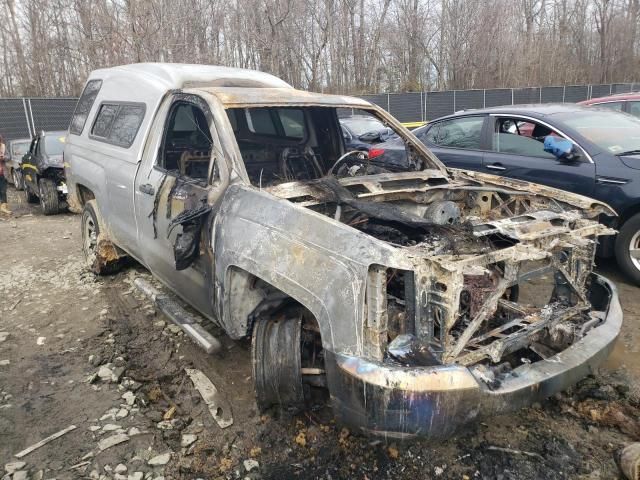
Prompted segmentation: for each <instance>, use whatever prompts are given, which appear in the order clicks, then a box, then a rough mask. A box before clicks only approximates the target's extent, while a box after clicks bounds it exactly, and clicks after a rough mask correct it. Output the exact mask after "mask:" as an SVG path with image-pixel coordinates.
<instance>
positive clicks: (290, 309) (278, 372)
mask: <svg viewBox="0 0 640 480" xmlns="http://www.w3.org/2000/svg"><path fill="white" fill-rule="evenodd" d="M251 347H252V348H251V360H252V365H253V381H254V386H255V391H256V401H257V404H258V408H259V409H260V410H261V411H265V410H268V409H269V408H270V407H279V408H282V409H284V410H286V411H289V412H292V413H294V412H298V411H300V410H302V409H303V408H304V407H305V405H306V404H308V403H310V402H314V401H315V400H317V399H318V398H320V402H324V401H326V398H324V397H326V378H325V370H324V352H323V349H322V342H321V339H320V333H319V331H318V326H317V323H316V321H315V319H314V318H313V316H312V315H311V314H310V312H309V311H308V310H306V309H305V308H303V307H301V306H300V305H297V304H291V305H289V306H287V307H284V308H282V309H280V310H278V311H277V312H273V313H272V314H271V315H268V316H266V317H262V318H258V319H257V320H256V321H255V324H254V327H253V338H252V345H251Z"/></svg>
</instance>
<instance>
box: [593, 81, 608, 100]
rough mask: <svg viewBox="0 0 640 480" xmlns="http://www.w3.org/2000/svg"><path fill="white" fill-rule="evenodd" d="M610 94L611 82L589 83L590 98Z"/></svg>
mask: <svg viewBox="0 0 640 480" xmlns="http://www.w3.org/2000/svg"><path fill="white" fill-rule="evenodd" d="M608 95H611V84H610V83H607V84H606V85H591V98H598V97H606V96H608Z"/></svg>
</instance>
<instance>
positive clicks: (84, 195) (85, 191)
mask: <svg viewBox="0 0 640 480" xmlns="http://www.w3.org/2000/svg"><path fill="white" fill-rule="evenodd" d="M76 188H77V191H78V198H79V199H80V204H81V205H82V206H84V204H85V203H87V202H88V201H89V200H95V198H96V196H95V195H94V194H93V192H92V191H91V190H90V189H89V188H87V187H85V186H84V185H81V184H77V185H76Z"/></svg>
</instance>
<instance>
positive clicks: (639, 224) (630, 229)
mask: <svg viewBox="0 0 640 480" xmlns="http://www.w3.org/2000/svg"><path fill="white" fill-rule="evenodd" d="M631 250H635V251H636V253H637V255H638V257H636V262H638V266H636V265H635V264H634V262H633V259H632V257H631ZM615 252H616V260H617V261H618V266H619V267H620V269H621V270H622V271H623V272H624V273H625V274H626V275H627V276H628V277H629V278H630V279H631V280H633V282H634V283H635V284H636V285H640V213H638V214H636V215H634V216H633V217H631V218H630V219H629V220H627V221H626V222H625V223H624V224H623V225H622V228H620V231H619V232H618V236H617V237H616V246H615Z"/></svg>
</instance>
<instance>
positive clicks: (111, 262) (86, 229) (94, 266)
mask: <svg viewBox="0 0 640 480" xmlns="http://www.w3.org/2000/svg"><path fill="white" fill-rule="evenodd" d="M100 218H101V217H100V214H99V213H98V208H97V204H96V201H95V200H89V201H88V202H87V203H85V205H84V208H83V209H82V217H81V219H80V227H81V229H82V253H83V256H84V261H85V264H86V266H87V268H88V269H89V270H91V271H92V272H93V273H95V274H96V275H109V274H111V273H115V272H117V271H118V270H119V269H120V268H121V267H122V265H123V263H124V259H125V257H123V256H121V255H119V253H118V251H117V250H116V247H115V246H114V245H113V244H112V243H111V242H110V241H109V240H108V239H107V238H105V237H104V236H103V235H101V234H100V232H101V231H102V221H101V220H100Z"/></svg>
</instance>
